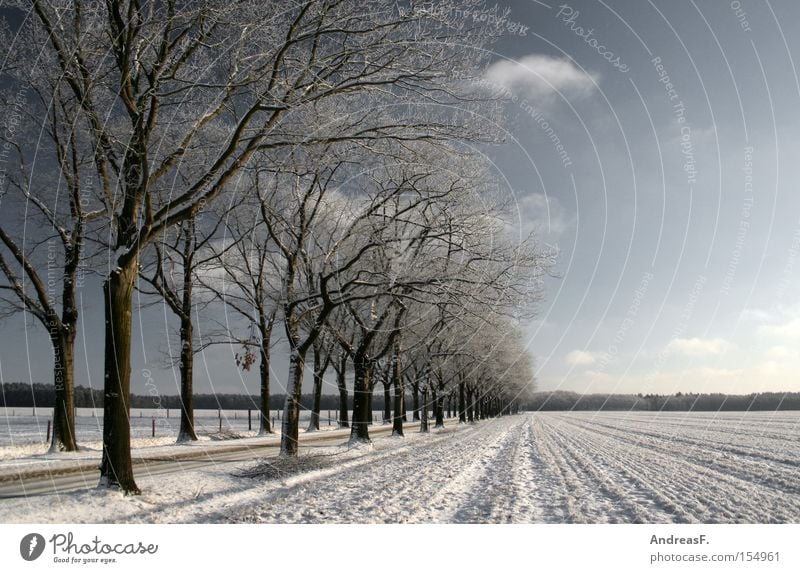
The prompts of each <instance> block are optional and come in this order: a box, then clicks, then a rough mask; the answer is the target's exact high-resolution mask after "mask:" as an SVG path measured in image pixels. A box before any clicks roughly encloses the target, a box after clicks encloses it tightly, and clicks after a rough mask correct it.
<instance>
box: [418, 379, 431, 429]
mask: <svg viewBox="0 0 800 573" xmlns="http://www.w3.org/2000/svg"><path fill="white" fill-rule="evenodd" d="M419 431H420V432H422V433H423V434H427V433H428V432H430V429H429V428H428V388H427V387H425V388H423V389H422V417H421V419H420V422H419Z"/></svg>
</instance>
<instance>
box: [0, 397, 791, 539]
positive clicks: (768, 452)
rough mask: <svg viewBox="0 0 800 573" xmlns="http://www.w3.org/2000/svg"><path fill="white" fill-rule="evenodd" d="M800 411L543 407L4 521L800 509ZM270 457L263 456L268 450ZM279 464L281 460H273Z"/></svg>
mask: <svg viewBox="0 0 800 573" xmlns="http://www.w3.org/2000/svg"><path fill="white" fill-rule="evenodd" d="M799 422H800V413H797V412H788V413H786V412H781V413H766V414H760V413H747V414H744V413H729V414H716V415H715V414H696V413H693V414H686V413H669V414H666V413H665V414H653V413H641V412H640V413H624V412H622V413H602V414H597V413H546V414H545V413H542V414H533V415H519V416H511V417H506V418H501V419H497V420H491V421H484V422H481V423H479V424H476V425H461V426H459V425H457V424H449V426H448V428H446V429H445V430H439V431H435V432H432V433H431V434H430V435H420V434H418V433H416V432H409V433H408V434H407V436H406V437H405V438H392V437H379V438H377V439H376V440H374V443H373V445H372V446H368V447H359V448H354V449H348V448H347V447H346V446H344V445H343V444H342V443H340V442H339V443H336V444H331V445H323V446H316V447H306V448H305V449H304V452H305V455H306V456H308V457H307V458H306V459H307V460H309V461H308V463H307V464H305V467H304V468H303V471H301V472H299V473H297V472H293V471H291V468H287V467H286V466H283V465H280V464H281V463H282V462H279V461H276V460H275V458H271V459H267V460H266V462H267V463H271V464H273V465H272V466H271V470H270V471H268V472H267V474H268V475H267V477H263V476H262V477H255V478H253V477H241V474H242V473H243V472H244V473H246V472H248V471H251V470H252V469H253V468H254V466H255V465H256V463H257V462H249V463H245V462H234V463H217V464H213V465H208V466H205V467H202V468H196V469H191V470H187V471H181V472H176V473H174V474H171V475H158V476H152V477H149V476H148V475H147V471H146V469H145V470H141V471H139V472H138V474H137V482H138V484H139V486H140V487H141V488H142V489H143V490H144V493H143V494H142V495H141V496H136V497H129V498H125V497H123V496H121V495H120V494H118V493H115V492H109V491H105V490H95V489H92V490H88V491H83V492H78V493H70V494H62V495H47V496H36V497H30V498H27V499H14V500H0V522H6V523H7V522H53V521H69V522H131V523H153V522H202V523H206V522H269V523H275V522H322V523H337V522H358V523H375V522H378V523H384V522H391V523H396V522H428V523H430V522H490V523H505V522H525V523H531V522H533V523H575V522H590V523H598V522H600V523H605V522H612V523H630V522H634V523H636V522H647V523H670V522H702V523H718V522H755V523H772V522H798V521H800V496H799V495H797V494H798V493H799V492H800V467H798V466H799V465H800V424H799ZM260 463H262V464H263V463H264V461H263V460H262V461H261V462H260ZM266 467H267V469H270V466H266Z"/></svg>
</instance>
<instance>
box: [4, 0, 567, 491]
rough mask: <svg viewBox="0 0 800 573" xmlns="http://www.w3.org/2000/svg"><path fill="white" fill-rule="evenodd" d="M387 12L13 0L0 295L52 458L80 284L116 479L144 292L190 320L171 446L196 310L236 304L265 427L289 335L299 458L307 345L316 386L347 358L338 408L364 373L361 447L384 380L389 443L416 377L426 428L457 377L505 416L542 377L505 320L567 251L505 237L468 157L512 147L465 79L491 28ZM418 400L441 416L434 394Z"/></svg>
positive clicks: (61, 421)
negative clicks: (40, 383)
mask: <svg viewBox="0 0 800 573" xmlns="http://www.w3.org/2000/svg"><path fill="white" fill-rule="evenodd" d="M398 6H399V5H398V4H397V3H395V2H389V1H386V0H366V1H365V2H360V3H353V2H341V1H340V0H302V1H297V2H291V3H281V2H263V1H256V0H226V1H225V2H221V1H217V0H204V1H202V2H177V1H175V0H165V1H163V2H142V1H140V0H107V1H106V2H102V3H101V2H87V1H84V0H70V1H69V2H67V1H62V0H19V1H17V2H7V3H6V11H7V19H6V20H5V21H4V25H3V26H2V27H0V34H2V42H3V45H5V46H8V52H7V55H6V56H5V60H3V61H2V72H1V73H2V81H3V86H4V87H3V101H2V104H3V110H4V112H5V113H6V117H7V120H8V121H7V125H8V126H12V125H14V126H18V127H17V128H15V129H11V128H9V129H7V130H6V131H5V132H4V133H3V134H2V137H3V140H2V157H0V159H2V164H3V172H2V173H3V180H2V184H3V188H2V196H0V201H1V202H2V203H0V206H1V207H2V221H0V223H1V224H0V271H2V272H1V273H0V276H2V278H3V282H0V297H2V301H3V303H4V306H3V309H4V311H5V312H16V311H20V310H21V311H24V312H26V313H28V314H30V315H32V316H33V317H35V318H36V319H37V320H38V321H40V322H41V324H42V325H43V326H44V327H45V328H46V329H47V331H48V333H49V335H50V340H51V342H52V346H53V351H54V356H55V368H54V371H55V386H56V407H55V411H54V418H55V425H54V432H53V442H52V446H51V447H52V449H54V450H57V449H63V450H74V449H76V448H77V443H76V440H75V429H74V418H73V403H72V389H73V388H74V370H73V355H74V346H75V336H76V325H77V324H78V320H79V318H80V317H79V316H78V305H77V304H76V300H77V297H78V295H79V292H80V288H81V287H82V284H83V282H84V281H91V280H95V281H98V282H101V283H102V289H103V301H104V307H105V327H104V328H105V348H104V431H103V460H102V466H101V475H102V478H101V479H102V483H104V484H106V485H108V486H114V487H119V488H121V489H122V490H123V491H125V492H128V493H135V492H138V491H139V489H138V487H137V485H136V482H135V480H134V476H133V471H132V464H131V453H130V425H129V419H128V412H129V407H128V400H129V395H130V371H131V333H132V321H133V318H134V306H133V297H134V293H135V291H136V289H137V288H138V289H139V290H140V291H141V292H142V293H144V294H145V295H149V296H151V297H157V298H158V299H159V300H162V301H163V303H164V304H166V306H167V307H168V308H169V310H170V312H171V313H172V314H173V315H174V317H175V321H176V323H177V325H178V326H179V338H180V349H181V350H180V357H179V363H180V368H179V370H180V376H181V397H182V404H183V407H182V417H181V428H180V434H179V440H193V439H196V433H195V429H194V420H193V411H192V402H191V399H192V377H193V372H192V364H193V356H194V354H195V352H196V351H197V350H198V348H199V347H200V345H198V341H197V324H196V321H197V316H198V313H197V309H198V308H199V307H200V306H204V307H207V308H208V310H207V311H206V312H204V314H206V315H208V314H214V313H215V312H217V313H218V312H219V309H226V310H225V312H227V311H230V313H229V315H230V316H231V317H233V316H236V317H238V318H236V319H233V318H231V321H230V322H229V323H228V324H227V326H228V329H227V336H228V338H227V340H228V342H231V341H235V342H237V343H239V344H242V345H243V346H244V347H245V350H244V354H243V355H242V356H241V365H242V366H243V367H245V368H249V367H250V366H251V365H253V364H254V363H255V362H256V361H258V367H259V372H260V380H261V400H262V403H261V407H262V416H261V430H262V432H270V431H271V430H272V429H271V428H270V425H269V417H268V416H267V415H266V414H267V412H268V404H269V391H270V389H269V373H270V360H271V354H270V349H271V347H272V345H273V338H274V334H275V327H276V326H280V327H282V333H281V334H282V337H283V338H284V339H285V341H286V343H287V344H288V348H289V357H288V360H289V375H288V380H287V385H286V388H287V399H286V403H285V407H284V413H283V416H282V428H281V451H282V453H284V454H285V455H295V454H296V453H297V447H298V435H299V418H300V396H301V391H302V388H303V377H304V374H305V372H306V370H307V361H308V359H309V358H310V357H313V361H312V364H313V375H314V391H315V394H316V395H319V393H320V392H321V391H322V385H323V379H324V375H325V372H326V371H327V369H328V368H329V367H332V368H333V369H334V370H335V372H336V380H337V386H338V390H339V392H340V396H341V397H342V413H341V414H340V415H341V417H342V420H345V419H346V416H347V381H348V377H349V374H348V369H352V387H353V416H352V420H351V421H350V427H351V432H352V434H351V436H352V439H353V440H368V439H369V433H368V421H369V419H370V418H371V404H370V397H371V395H372V392H373V390H374V388H375V385H376V384H377V383H378V381H379V380H383V382H384V385H385V387H386V388H387V389H390V388H391V389H392V390H393V392H394V393H393V398H392V400H393V410H394V414H393V416H392V418H393V423H394V424H395V427H394V429H395V432H396V433H398V434H402V431H403V428H402V416H403V411H404V403H403V402H404V399H403V398H404V396H405V395H406V384H408V385H409V386H411V388H412V394H413V395H414V396H417V395H421V398H420V404H427V403H428V402H429V396H430V400H432V403H433V404H434V405H435V406H434V412H435V417H436V424H441V423H442V418H443V407H442V400H443V399H444V396H445V395H446V394H448V395H454V392H455V393H457V394H458V404H459V407H458V410H459V413H460V414H459V415H460V416H461V417H462V419H463V421H467V420H469V419H474V418H475V417H476V411H477V412H478V414H477V415H478V416H482V415H488V414H496V413H499V412H500V411H501V410H503V409H506V410H508V409H509V408H513V404H512V403H513V398H514V396H515V395H516V394H518V393H519V392H520V391H521V390H522V389H523V388H524V387H525V386H526V385H528V384H529V383H530V382H531V373H530V367H529V365H528V364H527V359H526V358H525V356H526V353H525V349H524V348H523V347H522V344H521V342H520V340H521V339H520V337H519V335H518V334H515V333H516V332H517V328H516V322H517V321H519V320H520V319H522V318H525V317H526V316H527V315H528V313H529V312H530V309H531V303H532V302H535V300H536V299H537V298H538V297H539V296H540V292H541V291H540V288H541V280H542V277H543V275H544V274H545V273H547V272H548V270H549V268H550V266H551V264H552V258H553V254H552V253H551V252H549V251H547V250H542V249H539V248H537V247H536V245H535V244H533V243H532V241H531V240H530V239H524V240H519V239H518V238H517V239H514V238H513V234H512V233H511V227H510V226H509V220H508V218H509V213H510V209H511V207H512V205H510V204H509V202H508V201H507V200H506V199H504V198H503V196H502V194H501V193H500V192H499V190H498V189H497V188H496V184H495V183H494V181H493V179H492V177H491V173H490V169H489V167H488V165H487V163H488V162H487V161H486V160H485V159H484V158H483V156H482V155H481V153H480V149H481V148H482V147H483V146H485V145H487V144H492V143H496V142H498V141H499V140H500V139H501V138H500V128H499V127H498V126H499V125H500V124H499V122H500V120H501V119H502V117H501V116H502V103H501V102H498V101H495V100H492V99H491V98H486V97H484V95H483V94H481V93H480V92H478V91H476V90H475V89H474V87H473V85H474V84H473V83H471V82H469V81H468V78H470V77H471V75H479V74H480V71H481V69H482V67H483V66H484V65H485V63H486V62H487V61H488V58H489V56H488V53H489V52H488V47H489V46H490V44H491V43H492V42H493V41H494V39H495V38H496V36H497V34H496V30H494V29H491V28H487V27H485V26H481V25H479V23H475V26H474V27H465V26H462V25H460V23H455V24H454V23H452V22H447V21H443V20H441V17H440V16H436V14H433V13H432V12H431V11H426V10H414V9H402V8H399V7H398ZM476 6H477V3H476ZM437 13H441V14H447V13H448V11H447V10H443V11H441V12H437ZM12 121H13V123H12ZM214 309H217V310H214ZM242 323H244V324H245V325H246V327H245V329H244V333H242V330H241V329H240V327H239V325H241V324H242ZM314 410H315V412H314V414H315V416H312V420H311V427H312V429H313V428H314V427H315V426H318V423H319V408H318V404H317V405H316V406H315V408H314ZM414 411H415V412H421V414H420V417H421V424H422V428H423V431H425V430H427V428H428V420H427V411H428V409H427V407H420V406H419V405H418V404H415V406H414Z"/></svg>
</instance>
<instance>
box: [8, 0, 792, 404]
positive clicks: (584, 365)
mask: <svg viewBox="0 0 800 573" xmlns="http://www.w3.org/2000/svg"><path fill="white" fill-rule="evenodd" d="M499 4H500V5H501V6H504V4H502V3H499ZM490 5H491V3H490ZM508 7H509V8H510V12H509V14H508V15H507V18H508V30H509V32H508V33H507V34H506V36H505V37H504V38H503V39H502V40H501V41H500V42H498V43H497V44H496V45H495V46H494V47H493V48H494V53H493V54H492V59H493V61H494V64H493V66H492V67H491V68H490V69H489V70H487V72H486V79H487V80H488V81H491V82H493V83H495V84H498V85H502V86H503V87H504V88H505V89H506V90H507V91H508V93H509V94H511V95H513V98H514V99H513V101H512V102H511V103H510V104H509V106H508V115H509V122H508V133H507V140H508V144H507V145H505V146H502V147H500V148H496V149H493V150H490V151H489V152H488V153H489V154H490V155H491V157H492V159H493V160H494V161H495V164H496V169H497V171H498V174H499V175H500V176H501V177H502V178H503V180H504V181H506V186H507V191H508V192H509V193H513V195H514V197H515V199H516V201H517V205H518V210H519V224H520V226H521V227H522V228H523V229H525V230H528V229H532V228H537V229H538V230H539V233H540V239H541V240H542V241H543V242H546V243H549V244H552V245H557V246H558V247H559V248H560V249H561V260H560V263H559V271H560V275H561V276H560V278H558V279H553V280H549V281H548V283H547V298H546V300H545V301H544V302H543V303H542V305H541V308H540V314H539V319H538V320H537V321H535V322H534V323H532V324H531V325H529V326H528V327H527V329H526V332H527V334H528V336H529V348H530V349H531V351H532V352H533V353H534V354H535V355H536V357H537V360H536V364H537V378H538V382H539V387H540V388H541V389H569V390H578V391H604V392H610V391H619V392H645V393H647V392H662V393H664V392H674V391H684V392H685V391H700V392H703V391H708V392H715V391H722V392H751V391H759V390H800V381H798V378H797V376H796V375H795V372H797V371H798V370H799V369H800V355H799V354H798V348H800V345H799V344H800V304H799V303H800V296H798V292H800V281H798V278H799V276H798V275H800V262H798V261H797V260H796V259H797V257H798V253H800V239H798V237H800V194H798V191H797V183H796V182H797V181H799V180H800V177H798V176H799V175H800V173H798V171H799V167H800V165H798V161H797V159H796V158H797V157H798V152H799V151H800V145H798V135H800V134H798V131H799V129H798V128H799V127H800V125H799V124H800V121H798V120H800V112H798V110H800V82H798V73H797V69H796V66H795V61H800V38H798V36H797V34H795V33H793V32H794V29H795V28H796V26H797V24H798V23H800V5H798V3H797V2H794V1H793V0H781V1H775V2H763V1H752V2H750V1H745V2H741V3H740V2H727V1H703V2H692V1H674V0H670V1H642V0H625V1H611V0H608V1H605V2H602V1H594V0H585V1H576V2H570V3H569V4H563V3H562V4H556V3H545V2H532V1H529V0H523V1H520V2H514V3H511V4H508ZM498 11H500V10H498ZM520 26H521V27H520ZM82 294H83V305H84V306H83V309H82V310H83V313H84V317H85V320H84V321H83V322H82V324H83V325H85V326H84V328H85V343H84V342H83V341H82V342H81V348H80V353H79V357H80V360H79V365H78V383H83V384H86V383H88V382H89V381H91V383H92V385H94V386H100V383H101V380H102V378H101V376H102V374H101V371H102V364H101V359H100V357H101V352H100V351H101V348H102V336H101V333H100V332H99V331H98V330H95V329H97V328H98V327H99V326H100V325H101V322H100V320H99V318H100V313H101V312H102V308H101V305H100V301H99V298H98V292H96V290H93V289H92V288H91V287H87V289H85V290H84V291H83V293H82ZM141 322H142V325H143V327H144V328H143V329H138V328H137V334H136V337H135V342H134V352H135V360H134V369H133V388H134V391H137V392H143V391H144V389H145V386H144V384H145V382H146V376H145V374H144V372H146V371H148V370H149V371H151V372H155V373H156V380H157V382H158V384H159V386H160V387H161V388H163V390H162V391H163V392H165V393H175V392H176V389H177V386H176V380H175V378H174V376H173V374H172V373H170V372H168V371H165V370H164V369H163V365H162V360H161V358H160V357H161V355H162V354H163V351H164V350H165V349H167V348H168V343H167V340H168V338H169V337H168V336H167V333H168V332H173V331H174V329H175V324H174V320H173V319H172V317H171V316H170V315H169V313H168V311H166V310H165V309H163V308H161V307H156V308H151V309H149V310H147V311H145V312H143V313H142V314H141ZM200 322H201V324H200V327H201V329H202V328H203V327H204V326H205V327H206V328H211V325H210V324H208V323H206V324H205V325H204V324H203V321H202V320H201V321H200ZM137 327H138V324H137ZM144 331H146V332H148V335H147V337H146V338H143V337H141V334H140V333H141V332H144ZM82 334H83V333H82ZM0 345H1V346H0V348H2V354H0V368H1V369H2V372H0V375H1V376H2V379H3V381H15V380H29V379H33V380H42V381H48V380H49V379H50V377H51V374H50V371H49V368H50V356H49V353H48V352H45V351H43V350H42V349H46V348H47V341H46V339H45V337H44V333H43V331H42V329H41V327H40V326H39V325H38V324H32V323H31V324H29V325H28V327H27V328H25V327H24V326H23V323H22V321H21V319H20V318H12V319H9V320H7V321H5V322H4V323H2V324H0ZM173 345H174V339H173ZM174 351H175V349H174V346H173V353H174ZM281 354H282V353H281V350H280V349H277V351H276V363H275V366H276V370H275V382H274V384H275V388H274V391H276V392H280V391H281V387H282V385H283V383H284V379H285V368H284V364H283V360H281V359H280V356H281ZM196 374H197V376H198V381H197V384H196V387H197V389H198V391H208V390H211V389H212V387H213V389H214V390H216V391H226V392H239V391H251V392H256V391H257V383H256V380H255V377H254V375H253V374H251V373H246V374H245V375H242V373H241V372H238V371H237V370H235V368H234V367H233V356H232V355H231V351H230V349H227V348H214V349H212V350H210V351H208V352H206V353H205V354H204V355H203V356H199V357H198V361H197V365H196Z"/></svg>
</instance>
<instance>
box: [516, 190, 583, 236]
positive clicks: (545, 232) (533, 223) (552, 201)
mask: <svg viewBox="0 0 800 573" xmlns="http://www.w3.org/2000/svg"><path fill="white" fill-rule="evenodd" d="M517 209H518V213H519V219H520V224H521V228H522V230H523V231H524V232H526V233H529V232H531V231H536V232H537V235H538V236H540V237H547V238H549V239H550V240H553V239H558V238H559V237H560V236H561V235H562V234H563V233H564V231H566V230H567V229H568V228H569V227H570V226H571V225H572V224H573V222H574V217H572V216H571V215H570V214H568V213H567V211H566V209H564V207H562V205H561V203H560V202H559V201H558V199H556V198H555V197H552V196H546V195H544V194H542V193H528V194H526V195H523V196H521V197H520V198H519V199H518V200H517Z"/></svg>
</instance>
